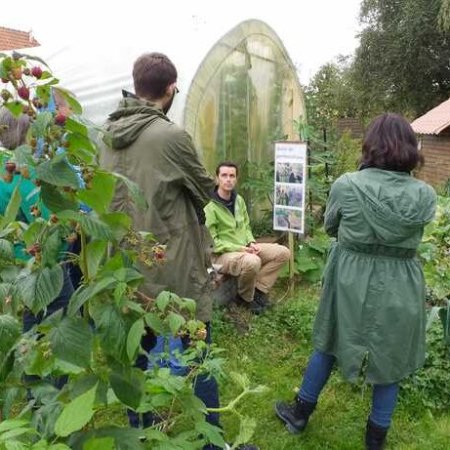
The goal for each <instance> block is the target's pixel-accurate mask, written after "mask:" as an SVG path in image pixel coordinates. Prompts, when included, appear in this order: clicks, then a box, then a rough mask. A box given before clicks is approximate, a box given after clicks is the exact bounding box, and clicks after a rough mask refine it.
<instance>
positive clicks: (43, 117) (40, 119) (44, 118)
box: [31, 111, 53, 138]
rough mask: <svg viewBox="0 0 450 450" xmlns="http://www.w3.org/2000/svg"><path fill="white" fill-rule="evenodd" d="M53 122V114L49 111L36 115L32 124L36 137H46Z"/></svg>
mask: <svg viewBox="0 0 450 450" xmlns="http://www.w3.org/2000/svg"><path fill="white" fill-rule="evenodd" d="M52 123H53V114H52V113H51V112H49V111H44V112H41V113H39V114H38V115H37V116H36V119H35V121H34V122H33V124H32V125H31V129H32V131H33V135H34V136H36V137H41V138H42V137H44V136H45V135H46V132H47V128H48V127H49V126H50V125H51V124H52Z"/></svg>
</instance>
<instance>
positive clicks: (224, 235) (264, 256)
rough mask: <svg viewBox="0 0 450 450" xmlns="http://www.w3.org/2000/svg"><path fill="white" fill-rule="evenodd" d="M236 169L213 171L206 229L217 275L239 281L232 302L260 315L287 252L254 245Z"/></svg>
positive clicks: (223, 167)
mask: <svg viewBox="0 0 450 450" xmlns="http://www.w3.org/2000/svg"><path fill="white" fill-rule="evenodd" d="M237 176H238V166H237V165H236V164H235V163H234V162H231V161H225V162H221V163H220V164H219V165H218V166H217V169H216V183H217V185H216V189H215V191H214V193H213V195H212V200H211V201H210V202H209V203H208V204H207V205H206V207H205V213H206V226H207V227H208V229H209V231H210V233H211V236H212V238H213V239H214V263H215V264H217V265H220V266H221V269H220V272H221V273H226V274H230V275H233V276H235V277H238V295H237V297H236V299H235V302H236V303H237V304H239V305H241V306H244V307H246V308H248V309H249V310H250V311H251V312H253V313H255V314H260V313H261V312H262V311H263V310H264V309H265V308H267V306H269V300H268V297H267V293H268V292H269V290H270V288H271V287H272V286H273V284H274V283H275V281H276V279H277V275H278V272H279V270H280V269H281V267H282V266H283V264H284V263H285V262H286V261H288V260H289V256H290V252H289V249H288V248H286V247H284V246H283V245H279V244H262V243H261V244H257V243H256V242H255V239H254V237H253V234H252V230H251V229H250V221H249V217H248V213H247V207H246V206H245V202H244V199H243V198H242V197H241V196H240V195H239V194H237V193H236V191H235V190H234V187H235V186H236V182H237Z"/></svg>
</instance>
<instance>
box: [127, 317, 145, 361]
mask: <svg viewBox="0 0 450 450" xmlns="http://www.w3.org/2000/svg"><path fill="white" fill-rule="evenodd" d="M144 331H145V325H144V321H143V319H139V320H137V321H136V322H134V324H133V325H132V327H131V328H130V331H129V333H128V338H127V354H128V358H129V359H130V361H131V362H132V361H134V360H135V359H136V356H137V353H138V351H139V347H140V345H141V338H142V335H143V334H144Z"/></svg>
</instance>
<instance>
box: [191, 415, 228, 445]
mask: <svg viewBox="0 0 450 450" xmlns="http://www.w3.org/2000/svg"><path fill="white" fill-rule="evenodd" d="M195 430H196V431H197V433H198V434H199V435H202V436H205V437H206V438H207V439H208V442H210V443H211V444H213V445H216V446H217V447H220V448H224V447H225V441H224V439H223V431H222V428H220V427H216V426H214V425H211V424H210V423H208V422H206V421H203V422H196V423H195Z"/></svg>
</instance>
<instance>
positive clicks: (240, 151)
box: [23, 19, 304, 172]
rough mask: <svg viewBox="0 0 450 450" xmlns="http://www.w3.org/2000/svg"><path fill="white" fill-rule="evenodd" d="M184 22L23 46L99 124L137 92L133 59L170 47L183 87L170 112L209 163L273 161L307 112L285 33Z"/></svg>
mask: <svg viewBox="0 0 450 450" xmlns="http://www.w3.org/2000/svg"><path fill="white" fill-rule="evenodd" d="M184 27H185V28H180V29H179V30H178V34H177V35H178V36H179V38H178V39H175V40H174V39H168V38H166V37H165V36H164V34H163V33H162V32H161V30H157V29H154V28H153V29H146V30H141V35H140V38H136V37H134V38H133V39H130V38H127V36H124V35H121V34H120V33H117V34H116V35H115V36H114V37H111V36H108V37H107V39H106V37H105V39H103V40H102V36H99V37H98V39H96V40H92V41H86V40H84V41H80V42H75V43H71V44H66V45H61V44H57V45H55V46H47V47H45V46H42V47H36V48H31V49H24V50H23V53H25V54H31V55H36V56H39V57H40V58H42V59H44V60H45V61H46V62H47V64H48V65H49V67H50V68H51V70H52V71H53V73H54V74H55V76H57V77H58V78H59V79H60V81H61V85H62V86H63V87H65V88H67V89H69V90H71V91H72V92H73V93H74V94H75V95H76V96H77V98H78V99H79V101H80V103H81V105H82V106H83V110H84V115H85V117H86V118H87V119H89V120H91V121H92V122H94V123H95V124H96V125H102V124H103V123H104V122H105V121H106V119H107V117H108V114H109V113H111V112H112V111H113V110H114V109H115V108H116V106H117V103H118V102H119V100H120V98H121V90H122V89H126V90H130V91H133V82H132V77H131V71H132V66H133V62H134V61H135V60H136V58H137V57H139V56H140V55H142V54H143V53H145V52H150V51H159V52H162V53H165V54H167V55H168V56H169V58H170V59H171V60H172V61H173V62H174V64H175V66H176V67H177V69H178V87H179V89H180V93H179V94H178V95H177V96H176V97H175V101H174V103H173V106H172V109H171V111H170V113H169V116H170V118H171V119H172V120H173V121H174V122H176V123H178V124H180V125H182V126H185V127H186V129H187V130H188V131H189V132H190V133H191V135H192V136H193V139H194V141H195V144H196V147H197V149H198V151H199V153H200V154H201V157H202V158H203V160H204V163H205V164H206V167H207V168H208V170H209V171H210V172H212V171H213V169H214V166H215V164H216V162H217V161H219V160H221V159H234V160H236V161H237V162H239V163H243V162H245V161H254V162H262V161H269V160H272V158H273V154H272V152H273V145H272V143H273V141H274V140H277V139H282V138H285V137H289V138H294V139H295V138H296V134H295V129H294V125H293V121H294V120H296V119H298V117H299V116H300V115H303V114H304V105H303V95H302V91H301V88H300V84H299V81H298V78H297V73H296V70H295V67H294V66H293V64H292V62H291V60H290V58H289V56H288V54H287V51H286V49H285V48H284V45H283V44H282V42H281V40H280V39H279V38H278V36H277V35H276V33H275V32H274V31H273V30H272V29H271V28H270V27H269V26H268V25H267V24H265V23H264V22H261V21H259V20H253V19H252V20H247V21H244V22H242V23H240V24H239V25H237V26H236V27H235V28H233V29H232V30H231V31H229V32H228V33H227V34H225V36H222V37H220V35H219V36H217V35H214V34H211V33H209V34H208V36H205V35H203V34H202V32H201V30H194V29H191V28H190V25H189V23H187V22H185V25H184ZM208 50H209V52H208ZM205 55H206V56H205Z"/></svg>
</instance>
